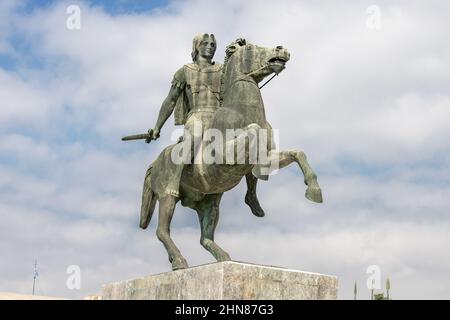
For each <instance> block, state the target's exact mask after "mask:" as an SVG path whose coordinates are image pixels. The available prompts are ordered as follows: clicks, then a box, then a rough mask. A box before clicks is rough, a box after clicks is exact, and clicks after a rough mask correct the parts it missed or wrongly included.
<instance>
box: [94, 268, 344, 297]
mask: <svg viewBox="0 0 450 320" xmlns="http://www.w3.org/2000/svg"><path fill="white" fill-rule="evenodd" d="M337 291H338V280H337V277H334V276H327V275H322V274H318V273H310V272H303V271H297V270H290V269H285V268H279V267H271V266H261V265H255V264H248V263H240V262H234V261H227V262H218V263H212V264H206V265H201V266H197V267H193V268H188V269H183V270H177V271H171V272H167V273H161V274H156V275H150V276H146V277H143V278H139V279H134V280H128V281H122V282H116V283H111V284H107V285H104V286H103V292H102V297H103V299H105V300H110V299H113V300H178V299H188V300H222V299H225V300H246V299H255V300H260V299H261V300H264V299H267V300H272V299H273V300H300V299H313V300H317V299H337Z"/></svg>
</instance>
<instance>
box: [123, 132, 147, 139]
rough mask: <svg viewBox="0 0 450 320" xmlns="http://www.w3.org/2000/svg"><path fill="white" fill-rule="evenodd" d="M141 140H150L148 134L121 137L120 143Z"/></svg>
mask: <svg viewBox="0 0 450 320" xmlns="http://www.w3.org/2000/svg"><path fill="white" fill-rule="evenodd" d="M143 139H150V134H148V133H142V134H134V135H131V136H126V137H123V138H122V141H130V140H143Z"/></svg>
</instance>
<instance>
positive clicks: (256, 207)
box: [245, 194, 266, 218]
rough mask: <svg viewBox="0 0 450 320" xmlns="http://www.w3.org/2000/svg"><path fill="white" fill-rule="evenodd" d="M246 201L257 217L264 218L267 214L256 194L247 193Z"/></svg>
mask: <svg viewBox="0 0 450 320" xmlns="http://www.w3.org/2000/svg"><path fill="white" fill-rule="evenodd" d="M245 203H246V204H247V205H248V206H249V207H250V209H251V210H252V213H253V215H255V216H256V217H260V218H262V217H264V216H265V215H266V214H265V212H264V210H263V208H261V205H260V204H259V202H258V198H256V196H251V195H249V194H247V195H246V196H245Z"/></svg>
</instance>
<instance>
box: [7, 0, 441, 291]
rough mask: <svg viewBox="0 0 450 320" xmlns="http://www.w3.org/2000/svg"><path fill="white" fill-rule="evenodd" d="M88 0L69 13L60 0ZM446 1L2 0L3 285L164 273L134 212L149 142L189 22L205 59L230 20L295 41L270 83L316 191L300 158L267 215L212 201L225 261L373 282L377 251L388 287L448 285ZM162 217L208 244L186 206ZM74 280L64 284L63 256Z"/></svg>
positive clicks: (90, 286) (191, 250) (234, 26)
mask: <svg viewBox="0 0 450 320" xmlns="http://www.w3.org/2000/svg"><path fill="white" fill-rule="evenodd" d="M73 4H76V5H78V6H79V7H80V9H81V25H80V27H81V28H80V29H79V30H71V29H68V28H67V19H68V18H69V14H67V8H68V6H69V5H73ZM449 11H450V3H449V2H448V1H445V0H442V1H438V0H434V1H433V0H432V1H418V0H417V1H406V0H405V1H356V0H354V1H345V3H344V2H343V1H294V0H292V1H289V0H286V1H276V2H273V1H271V2H269V1H252V0H250V1H246V2H242V1H238V0H225V1H220V2H219V1H217V2H215V1H214V2H213V1H207V0H188V1H161V0H159V1H137V0H135V1H132V0H121V1H106V0H95V1H94V0H91V1H87V0H86V1H51V0H47V1H31V0H29V1H27V0H17V1H14V0H6V1H1V2H0V291H12V292H19V293H30V292H31V287H32V277H33V264H34V260H35V258H37V259H38V264H39V265H38V267H39V277H38V285H37V293H38V294H42V295H52V296H63V297H69V298H81V297H84V296H85V295H88V294H93V293H98V292H100V290H101V285H102V284H104V283H108V282H113V281H119V280H124V279H130V278H135V277H139V276H143V275H148V274H153V273H159V272H164V271H167V270H169V267H170V266H169V263H168V261H167V255H166V253H165V250H164V248H163V246H162V245H161V243H160V242H159V241H158V240H157V239H156V236H155V225H156V222H157V221H156V219H154V220H153V221H152V223H151V225H150V227H149V229H148V230H147V231H142V230H140V229H139V228H138V218H139V209H140V197H141V186H142V181H143V175H144V173H145V170H146V168H147V166H148V165H149V163H150V162H151V161H152V160H153V159H154V158H155V157H156V156H157V154H158V153H159V152H160V151H161V150H162V148H163V147H164V146H166V145H167V144H169V143H171V134H172V131H173V129H174V128H175V127H174V126H173V119H170V120H169V121H168V123H167V124H166V126H165V127H164V128H163V130H162V136H161V139H159V140H158V141H156V142H154V143H152V144H150V145H147V144H145V143H143V142H134V143H123V142H121V141H120V137H122V136H123V135H127V134H132V133H138V132H142V131H145V130H147V129H148V128H150V127H153V125H154V123H155V121H156V117H157V113H158V110H159V107H160V105H161V102H162V101H163V99H164V98H165V96H166V94H167V92H168V90H169V87H170V81H171V78H172V76H173V74H174V72H175V71H176V70H177V69H178V68H179V67H181V66H182V65H183V64H185V63H188V62H190V49H191V41H192V38H193V36H194V35H195V34H198V33H204V32H208V33H214V34H215V35H216V37H217V39H218V50H217V53H216V57H215V60H217V61H222V60H223V56H224V50H225V46H226V45H227V44H228V43H229V42H231V41H232V40H234V39H235V38H237V37H245V38H247V39H248V40H249V41H250V42H252V43H255V44H258V45H262V46H267V47H274V46H276V45H283V46H284V47H286V48H288V50H289V51H290V53H291V60H290V61H289V63H288V65H287V68H286V70H285V71H283V73H282V74H280V76H279V77H277V78H276V79H274V81H272V82H271V83H270V84H269V85H267V86H266V87H265V88H264V89H263V91H262V93H263V97H264V100H265V105H266V112H267V117H268V120H269V121H270V123H271V124H272V126H273V127H274V128H277V129H279V130H280V131H279V132H280V147H281V149H284V148H299V149H302V150H304V151H305V153H306V154H307V155H308V158H309V161H310V163H311V165H312V166H313V168H314V169H315V171H316V172H317V174H318V176H319V183H321V185H322V189H323V193H324V201H325V202H324V203H323V204H320V205H319V204H314V203H311V202H309V201H308V200H306V199H305V198H304V196H303V195H304V190H305V187H304V185H303V177H302V175H301V172H300V171H299V169H298V168H297V167H295V166H292V167H288V168H286V169H284V170H281V171H279V173H278V174H277V175H275V176H273V177H271V178H270V180H269V181H268V182H263V181H261V182H260V183H259V189H258V193H259V197H260V200H261V203H262V205H263V207H264V208H265V210H266V217H264V218H262V219H260V218H256V217H254V216H253V215H252V214H251V212H250V210H249V209H248V207H247V206H246V205H245V204H244V203H243V198H244V195H245V189H246V188H245V185H244V184H243V183H241V184H240V185H239V186H238V187H237V188H235V189H234V190H232V191H230V192H228V193H226V194H225V195H224V197H223V201H222V210H221V221H220V223H219V227H218V230H217V233H216V238H217V242H218V243H220V244H222V245H223V247H224V248H225V249H227V250H228V251H229V253H230V254H231V256H232V258H233V259H234V260H238V261H246V262H252V263H259V264H265V265H276V266H283V267H288V268H292V269H298V270H304V271H313V272H319V273H325V274H331V275H336V276H338V277H339V283H340V288H339V297H340V298H341V299H348V298H352V294H353V284H354V282H355V281H357V283H358V288H359V298H361V299H367V298H369V292H368V289H367V288H366V280H367V278H368V276H369V275H368V274H367V273H366V271H367V268H368V267H369V266H372V265H375V266H378V267H379V269H380V271H381V279H382V282H383V283H384V281H385V280H386V278H387V277H389V278H390V280H391V286H392V289H391V296H392V297H393V298H395V299H420V298H425V299H431V298H437V299H445V298H447V299H448V298H450V273H449V270H450V254H449V247H450V217H449V214H450V139H449V137H450V89H449V88H450V42H449V41H448V39H450V26H449V20H448V12H449ZM172 230H173V232H172V234H173V237H174V239H175V241H176V242H177V244H178V245H179V247H180V249H181V251H182V252H183V253H184V255H185V256H186V258H187V260H188V262H189V263H190V264H191V265H198V264H203V263H209V262H212V261H213V258H212V256H210V255H209V253H208V252H206V251H205V250H204V249H203V248H202V247H201V246H200V245H199V235H200V233H199V227H198V223H197V215H196V214H195V213H194V212H193V211H191V210H188V209H184V208H177V211H176V214H175V218H174V221H173V227H172ZM70 265H77V266H79V267H80V269H81V289H80V290H70V289H69V288H68V287H67V286H66V280H67V278H68V274H67V273H66V271H67V268H68V266H70Z"/></svg>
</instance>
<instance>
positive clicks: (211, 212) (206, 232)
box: [196, 193, 231, 261]
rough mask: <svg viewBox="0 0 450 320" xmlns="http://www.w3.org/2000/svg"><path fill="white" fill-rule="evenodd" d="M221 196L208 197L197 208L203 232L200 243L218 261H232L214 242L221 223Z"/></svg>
mask: <svg viewBox="0 0 450 320" xmlns="http://www.w3.org/2000/svg"><path fill="white" fill-rule="evenodd" d="M221 198H222V193H221V194H211V195H206V196H205V198H203V200H201V201H199V202H198V203H197V206H196V210H197V214H198V218H199V221H200V227H201V230H202V234H201V238H200V243H201V245H202V246H203V247H204V248H205V249H206V250H208V251H209V252H211V254H212V255H213V256H214V258H216V260H217V261H228V260H231V258H230V255H229V254H228V253H226V252H225V251H224V250H223V249H222V248H221V247H219V246H218V245H217V244H216V243H215V242H214V231H215V230H216V226H217V223H218V222H219V204H220V199H221Z"/></svg>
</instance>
